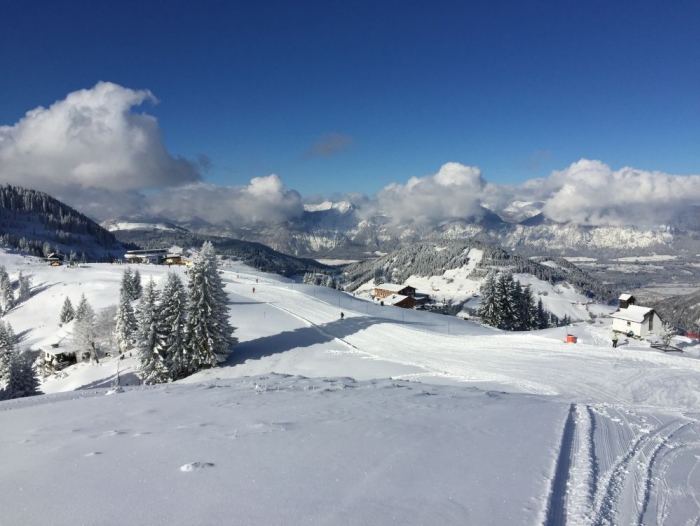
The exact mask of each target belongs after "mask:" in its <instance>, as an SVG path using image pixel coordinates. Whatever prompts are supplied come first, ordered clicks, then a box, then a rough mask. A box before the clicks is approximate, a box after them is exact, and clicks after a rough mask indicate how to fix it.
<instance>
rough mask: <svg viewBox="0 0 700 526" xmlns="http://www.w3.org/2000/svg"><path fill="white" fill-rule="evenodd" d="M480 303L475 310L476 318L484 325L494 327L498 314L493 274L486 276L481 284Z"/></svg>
mask: <svg viewBox="0 0 700 526" xmlns="http://www.w3.org/2000/svg"><path fill="white" fill-rule="evenodd" d="M480 292H481V301H480V302H479V308H478V310H477V316H479V317H480V318H481V321H482V322H483V323H485V324H486V325H490V326H492V327H496V326H497V325H498V318H499V317H498V312H497V310H496V296H495V292H496V277H495V275H494V274H493V273H490V274H489V275H488V276H486V279H485V280H484V282H483V283H482V284H481V291H480Z"/></svg>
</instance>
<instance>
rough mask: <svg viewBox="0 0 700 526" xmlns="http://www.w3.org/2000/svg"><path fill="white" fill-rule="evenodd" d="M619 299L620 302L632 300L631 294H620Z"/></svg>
mask: <svg viewBox="0 0 700 526" xmlns="http://www.w3.org/2000/svg"><path fill="white" fill-rule="evenodd" d="M619 299H620V300H621V301H628V300H630V299H632V294H620V298H619Z"/></svg>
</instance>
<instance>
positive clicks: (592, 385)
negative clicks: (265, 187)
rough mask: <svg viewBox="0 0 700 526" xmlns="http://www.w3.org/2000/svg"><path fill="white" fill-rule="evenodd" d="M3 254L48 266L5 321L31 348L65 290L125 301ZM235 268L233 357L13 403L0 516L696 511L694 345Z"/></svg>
mask: <svg viewBox="0 0 700 526" xmlns="http://www.w3.org/2000/svg"><path fill="white" fill-rule="evenodd" d="M0 258H1V259H2V261H0V263H3V264H5V266H6V267H7V268H8V270H9V271H10V273H11V274H13V276H15V275H16V271H17V270H18V269H20V268H21V269H23V270H24V272H25V273H27V272H28V273H30V274H32V275H33V281H34V285H35V287H36V294H35V295H34V297H32V298H31V299H30V300H29V301H28V302H26V303H24V304H23V305H20V306H19V307H17V308H16V309H15V310H14V311H13V312H11V313H10V314H9V315H8V316H7V319H8V320H9V321H10V322H11V323H12V325H13V327H14V328H15V330H16V331H17V332H18V333H21V334H23V338H24V340H23V342H22V345H23V346H25V347H31V346H32V345H36V344H38V342H41V341H42V340H45V339H46V338H47V337H49V336H51V335H52V334H54V333H55V332H56V331H57V330H58V326H57V321H58V313H59V311H60V305H61V304H62V302H63V299H64V297H65V295H66V294H69V295H70V297H71V299H72V300H73V301H74V303H75V302H76V301H77V299H78V298H79V296H80V294H81V293H85V294H86V296H87V297H88V299H89V300H90V302H91V303H92V304H93V306H94V307H95V308H97V309H99V308H101V307H105V306H107V305H109V304H113V303H115V302H116V298H117V293H118V286H119V279H120V276H121V271H122V270H123V267H120V266H113V265H95V264H92V265H89V266H88V267H87V268H80V269H67V268H65V267H59V268H49V267H46V266H44V265H43V264H39V263H38V262H35V261H30V260H27V259H23V258H21V257H19V256H15V255H8V254H1V255H0ZM28 263H29V264H28ZM139 268H140V270H141V273H142V276H143V277H144V278H147V277H148V276H149V275H151V274H152V275H153V276H154V277H155V278H156V279H157V280H158V281H159V282H160V283H162V280H163V279H164V276H165V274H166V273H167V271H168V270H169V269H168V268H167V267H166V268H162V267H153V266H141V267H139ZM170 270H174V268H173V269H170ZM177 271H178V272H183V269H177ZM223 277H224V280H225V282H226V284H227V287H226V290H227V291H228V292H229V296H230V299H231V302H232V304H231V319H232V323H233V325H235V326H237V327H239V328H238V330H237V332H236V335H237V336H238V337H239V338H240V340H241V343H240V344H239V346H238V347H237V348H236V351H235V353H234V354H233V355H232V356H231V358H230V360H229V361H228V362H227V363H226V364H224V366H223V367H221V368H217V369H212V370H208V371H202V372H200V373H198V374H196V375H194V376H192V377H190V378H188V379H186V380H185V381H183V382H178V383H176V384H169V385H164V386H155V387H139V386H136V385H134V384H136V383H137V378H136V376H135V375H134V374H133V369H134V367H135V366H136V358H135V356H132V357H130V358H129V357H127V359H125V360H121V361H119V360H116V359H113V360H108V359H106V360H102V362H101V363H100V365H88V364H80V365H78V366H76V367H74V368H71V369H68V370H66V371H65V374H64V375H63V377H62V378H55V377H54V378H51V379H49V380H47V381H46V382H45V383H44V384H43V386H42V388H43V389H44V390H45V391H46V392H49V393H55V394H49V395H46V396H42V397H36V398H30V399H22V400H15V401H8V402H2V403H0V466H2V469H0V523H2V524H390V523H398V524H548V525H549V524H642V523H643V524H647V525H648V524H669V525H671V524H695V523H696V522H697V521H698V519H700V469H699V468H698V466H697V465H698V463H699V462H700V460H699V459H700V436H699V435H698V433H699V432H700V428H699V427H698V422H697V417H698V413H697V411H698V408H699V407H700V360H697V352H696V351H693V350H692V349H690V350H689V352H687V353H686V354H685V355H684V356H679V355H668V354H663V353H660V352H657V351H655V350H652V349H650V348H649V347H648V346H644V345H640V344H639V343H637V344H635V343H634V342H629V343H626V342H624V341H623V342H622V343H623V345H622V347H621V348H619V349H617V350H615V351H613V350H612V349H611V348H610V342H609V339H608V338H609V335H610V333H609V330H610V329H609V327H608V326H607V325H605V323H602V324H601V323H599V322H598V321H596V323H594V324H591V325H589V324H581V325H579V326H575V327H571V328H569V329H568V332H570V333H573V334H575V335H577V336H578V342H579V343H577V344H575V345H571V344H568V345H567V344H565V343H564V339H565V335H566V332H567V329H564V328H560V329H550V330H547V331H539V332H536V333H529V334H522V333H521V334H507V335H506V334H503V333H502V332H499V331H494V330H491V329H488V328H484V327H481V326H479V325H476V324H474V323H471V322H465V321H462V320H457V319H456V318H448V317H445V316H440V315H434V314H428V313H424V312H415V311H404V310H402V309H397V308H392V307H380V306H378V305H374V304H372V303H370V302H367V301H364V300H361V299H359V298H353V297H352V296H351V295H348V294H344V293H341V292H337V291H332V290H330V289H327V288H323V287H311V286H303V285H299V284H292V283H291V282H289V281H288V280H285V279H283V278H278V277H275V276H271V275H267V274H262V273H258V272H256V271H253V270H251V269H249V268H247V267H244V266H240V265H233V266H230V267H227V268H225V269H224V274H223ZM256 279H257V282H256ZM253 287H255V288H256V291H255V293H253V291H252V288H253ZM341 311H342V312H344V313H345V315H346V316H345V320H342V321H341V320H340V312H341ZM117 365H119V369H120V375H121V380H122V385H125V384H127V385H125V387H124V392H118V391H117V392H114V390H110V387H111V386H112V384H113V382H114V379H115V377H116V371H117ZM273 373H281V374H273ZM286 375H291V376H286ZM74 390H75V391H74ZM61 391H64V392H61ZM108 393H113V394H110V396H106V395H107V394H108Z"/></svg>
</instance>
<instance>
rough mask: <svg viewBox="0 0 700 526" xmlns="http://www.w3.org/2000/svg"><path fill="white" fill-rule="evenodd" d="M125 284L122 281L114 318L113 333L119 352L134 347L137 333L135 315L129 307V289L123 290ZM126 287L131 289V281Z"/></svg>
mask: <svg viewBox="0 0 700 526" xmlns="http://www.w3.org/2000/svg"><path fill="white" fill-rule="evenodd" d="M126 284H127V283H125V282H124V281H123V280H122V289H121V291H120V292H119V304H118V305H117V314H116V318H115V320H116V328H115V332H116V337H117V345H118V346H119V351H120V352H125V351H126V350H127V349H129V348H131V347H132V346H133V345H134V340H135V339H136V333H137V331H138V324H137V322H136V315H135V314H134V309H133V307H132V306H131V296H130V295H129V289H128V288H125V285H126ZM128 287H131V279H129V281H128Z"/></svg>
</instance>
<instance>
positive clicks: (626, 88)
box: [0, 0, 700, 196]
mask: <svg viewBox="0 0 700 526" xmlns="http://www.w3.org/2000/svg"><path fill="white" fill-rule="evenodd" d="M2 11H3V15H2V19H0V35H1V36H0V70H1V71H3V74H2V75H0V94H1V95H0V125H13V124H14V123H16V122H17V121H18V120H19V119H20V118H21V117H22V116H23V115H24V113H25V112H26V111H28V110H30V109H32V108H35V107H37V106H39V105H42V106H48V105H50V104H52V103H53V102H54V101H56V100H59V99H62V98H64V97H65V96H66V95H67V94H68V93H70V92H72V91H75V90H79V89H85V88H91V87H92V86H94V85H95V84H96V83H97V82H98V81H100V80H104V81H110V82H114V83H116V84H119V85H121V86H125V87H128V88H132V89H148V90H150V91H151V92H152V93H153V94H154V95H155V96H156V97H157V98H158V99H159V101H160V102H159V104H157V105H151V104H149V103H146V104H144V105H143V106H141V107H139V108H138V110H137V111H144V112H146V113H149V114H151V115H154V116H155V117H157V118H158V121H159V123H160V128H161V130H162V133H163V139H164V142H165V145H166V147H167V149H168V151H169V152H170V153H172V154H173V155H176V156H184V157H187V158H190V159H192V158H195V157H196V156H197V155H198V154H205V155H207V156H208V157H209V158H211V160H212V163H213V166H212V168H211V170H210V171H209V172H208V173H207V174H206V175H205V179H206V180H207V181H210V182H213V183H217V184H222V185H238V184H246V183H247V182H248V181H249V180H250V179H251V177H257V176H264V175H268V174H270V173H277V174H279V176H280V177H281V178H282V180H283V181H284V183H285V184H286V186H287V187H288V188H293V189H296V190H298V191H299V192H300V193H301V194H302V195H304V196H308V195H311V194H314V193H321V194H331V193H333V192H341V193H345V192H363V193H367V194H374V193H376V192H378V191H379V190H381V189H382V188H383V187H384V186H385V185H387V184H389V183H390V182H392V181H399V182H405V181H406V180H407V179H408V178H409V177H410V176H413V175H417V176H424V175H426V174H431V173H435V172H437V171H438V170H439V168H440V166H441V165H443V164H444V163H446V162H448V161H456V162H459V163H462V164H465V165H470V166H478V167H480V168H481V169H482V171H483V175H484V178H485V179H486V180H488V181H492V182H497V183H501V184H506V183H520V182H522V181H524V180H526V179H530V178H533V177H545V176H547V175H548V174H549V173H550V172H551V171H552V170H561V169H564V168H566V167H567V166H569V165H570V164H571V163H573V162H575V161H578V160H579V159H581V158H587V159H597V160H601V161H603V162H604V163H607V164H608V165H610V166H611V167H612V168H613V169H618V168H621V167H623V166H633V167H636V168H639V169H644V170H659V171H662V172H665V173H670V174H679V175H687V174H698V173H700V67H699V64H700V31H698V27H700V3H698V2H696V1H692V2H691V1H682V0H681V1H674V2H672V3H668V2H664V3H662V2H645V1H641V2H640V1H634V2H632V1H629V2H627V1H615V2H610V1H605V2H602V1H592V2H591V1H586V2H583V1H576V2H574V1H569V0H558V1H552V2H549V1H542V2H512V1H510V2H505V1H491V2H479V3H477V2H469V3H466V2H411V1H405V0H404V1H400V2H399V1H397V2H387V1H384V2H377V1H374V2H364V1H354V2H342V3H341V2H328V1H325V2H302V1H300V2H289V1H282V2H269V1H251V2H243V1H241V2H228V1H219V2H215V1H200V2H177V1H172V0H170V1H140V2H129V1H119V2H115V1H92V2H87V1H83V2H71V1H51V2H42V1H32V2H10V1H6V2H2Z"/></svg>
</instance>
